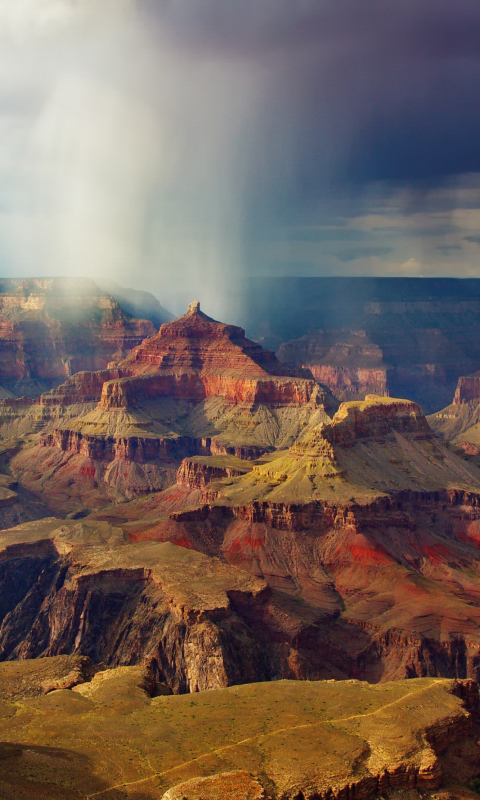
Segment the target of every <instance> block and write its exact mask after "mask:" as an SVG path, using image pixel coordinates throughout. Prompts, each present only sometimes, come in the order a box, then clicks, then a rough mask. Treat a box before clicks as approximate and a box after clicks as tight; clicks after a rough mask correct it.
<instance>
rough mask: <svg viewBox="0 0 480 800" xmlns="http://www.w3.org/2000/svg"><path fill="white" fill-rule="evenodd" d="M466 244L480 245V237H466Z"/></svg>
mask: <svg viewBox="0 0 480 800" xmlns="http://www.w3.org/2000/svg"><path fill="white" fill-rule="evenodd" d="M463 239H464V241H465V242H473V244H480V236H464V237H463Z"/></svg>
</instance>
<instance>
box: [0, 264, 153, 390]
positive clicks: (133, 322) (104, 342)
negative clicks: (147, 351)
mask: <svg viewBox="0 0 480 800" xmlns="http://www.w3.org/2000/svg"><path fill="white" fill-rule="evenodd" d="M154 333H155V327H154V325H153V324H152V323H151V322H150V321H147V320H142V319H135V318H133V317H131V316H130V315H129V314H127V313H126V312H125V311H124V310H123V309H122V308H121V306H120V305H119V304H118V302H117V301H116V300H114V298H113V297H111V296H110V295H108V294H106V293H105V292H102V291H100V290H99V289H98V288H97V287H96V285H95V283H94V282H93V281H91V280H87V279H73V278H49V279H44V278H31V279H22V280H13V279H11V280H2V281H0V345H1V346H0V385H1V386H2V387H3V390H4V392H3V394H4V396H11V395H17V396H19V395H22V394H25V395H29V396H36V395H39V394H40V393H41V392H42V391H45V390H47V389H51V388H52V387H54V386H57V385H58V384H59V383H62V382H63V381H64V380H65V379H66V378H68V377H69V376H70V375H72V374H73V373H75V372H79V371H81V370H97V369H102V368H104V367H106V366H107V365H108V364H109V362H111V361H114V360H121V359H123V358H124V357H125V356H126V355H127V353H128V352H129V351H130V350H131V349H132V348H134V347H136V346H137V345H139V344H140V343H141V342H142V341H143V339H145V338H146V337H147V336H152V334H154Z"/></svg>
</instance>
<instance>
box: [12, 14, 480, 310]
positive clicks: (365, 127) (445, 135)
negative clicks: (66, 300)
mask: <svg viewBox="0 0 480 800" xmlns="http://www.w3.org/2000/svg"><path fill="white" fill-rule="evenodd" d="M479 34H480V11H479V10H478V4H476V3H474V2H467V0H459V2H457V3H455V6H454V7H453V5H452V4H451V3H449V2H446V0H445V1H443V0H437V1H436V2H433V0H424V2H422V3H421V4H418V3H414V2H410V0H397V1H396V2H395V3H394V2H393V1H390V0H388V2H386V3H377V2H374V1H373V0H365V2H363V3H362V4H361V5H359V4H358V3H356V2H353V0H345V2H343V3H331V2H322V3H319V2H310V0H304V1H303V2H300V1H299V2H297V3H291V2H288V3H287V2H283V0H278V2H270V0H261V2H256V3H254V2H243V3H241V4H239V3H234V2H233V0H226V2H219V0H210V2H208V1H207V2H196V3H193V2H186V0H185V1H183V0H173V2H160V0H158V1H154V0H150V1H149V2H138V3H135V2H134V0H102V2H101V3H98V2H94V0H79V2H73V0H42V2H40V0H35V1H34V0H16V3H15V5H13V4H12V3H11V2H9V0H3V1H2V2H0V40H1V71H0V126H1V138H0V143H1V144H0V175H1V186H2V190H1V195H0V210H1V216H0V255H1V259H2V274H3V275H5V276H37V275H72V276H76V275H88V276H91V277H93V278H95V277H97V278H98V277H99V276H101V277H102V278H104V279H113V280H116V281H118V282H119V283H121V284H123V285H131V286H134V287H136V288H144V289H149V290H150V291H153V292H154V293H155V294H157V296H159V298H160V299H161V300H162V302H164V303H165V304H167V305H168V304H169V305H170V307H171V308H172V310H173V311H179V310H181V309H182V308H183V305H184V299H185V297H188V298H190V299H191V298H192V297H194V296H199V297H200V299H202V300H207V298H208V308H209V309H210V311H211V313H214V314H215V315H217V316H218V317H219V318H226V317H228V315H229V312H230V309H233V307H234V306H235V304H236V303H237V304H238V296H237V295H238V292H239V290H240V289H241V288H242V286H243V281H244V277H245V276H248V275H255V274H266V275H326V274H328V275H332V274H333V275H414V276H427V275H428V276H431V275H461V276H467V275H469V276H476V275H477V274H478V256H479V252H480V251H479V247H480V237H479V233H478V230H479V223H480V181H479V178H478V172H479V169H480V155H479V153H478V148H477V142H478V127H479V119H478V110H477V107H476V105H477V104H476V103H475V99H476V96H477V94H478V87H479V81H480V76H479V50H480V35H479ZM230 313H233V311H232V312H230ZM235 316H238V309H237V313H236V314H235Z"/></svg>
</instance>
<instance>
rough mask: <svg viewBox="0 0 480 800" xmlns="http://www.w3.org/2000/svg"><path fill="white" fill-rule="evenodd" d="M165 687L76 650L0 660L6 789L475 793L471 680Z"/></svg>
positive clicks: (308, 799) (41, 792)
mask: <svg viewBox="0 0 480 800" xmlns="http://www.w3.org/2000/svg"><path fill="white" fill-rule="evenodd" d="M12 686H13V687H15V690H14V692H13V693H12V691H11V687H12ZM157 687H158V683H156V682H155V681H154V680H153V679H152V675H151V671H150V669H149V667H148V666H140V667H120V668H117V669H113V670H103V671H100V672H99V671H96V672H95V670H90V674H89V670H88V664H86V663H85V661H84V662H83V663H82V662H81V661H80V659H74V658H72V659H70V660H69V659H62V658H47V659H40V660H32V661H27V662H23V663H19V662H17V663H8V664H2V665H0V696H1V697H2V700H1V701H0V715H1V718H2V744H1V755H2V758H1V759H0V793H1V796H2V797H3V798H5V800H19V799H20V798H32V797H38V798H44V800H54V799H55V800H60V798H61V800H80V798H83V800H93V798H98V800H117V798H118V800H120V798H125V799H128V798H132V800H133V798H140V797H141V798H142V800H200V799H202V800H206V799H207V800H226V798H229V800H277V799H278V798H282V800H298V798H304V800H318V799H319V798H320V799H321V800H326V798H331V800H343V798H346V797H354V798H355V797H357V798H363V799H364V800H375V799H376V798H384V797H388V798H391V800H395V798H397V799H398V798H408V800H420V798H425V799H426V798H431V800H434V799H435V800H447V798H457V800H459V799H460V798H463V800H474V798H475V797H476V794H475V793H474V792H473V791H472V790H471V789H469V785H471V782H472V779H473V778H474V776H475V775H476V774H478V770H479V769H480V754H479V747H478V743H477V740H478V733H479V729H478V687H477V686H476V684H474V683H473V682H472V681H450V680H432V679H422V680H413V681H402V682H399V683H387V684H383V685H381V686H370V685H368V684H365V683H361V682H358V681H347V682H335V681H329V682H313V683H305V682H289V681H280V682H275V683H270V684H256V685H251V686H243V687H236V688H233V689H224V690H218V691H212V692H206V693H201V694H196V695H191V696H190V697H188V698H187V697H178V696H173V697H172V696H168V695H165V694H164V693H162V692H161V690H160V691H159V690H158V688H157Z"/></svg>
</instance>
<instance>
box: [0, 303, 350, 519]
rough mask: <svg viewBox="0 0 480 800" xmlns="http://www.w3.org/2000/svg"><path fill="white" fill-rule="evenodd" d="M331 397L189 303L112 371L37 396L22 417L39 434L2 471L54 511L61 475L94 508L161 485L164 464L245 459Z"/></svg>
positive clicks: (6, 413) (7, 408)
mask: <svg viewBox="0 0 480 800" xmlns="http://www.w3.org/2000/svg"><path fill="white" fill-rule="evenodd" d="M93 402H95V403H97V405H96V408H94V409H92V407H91V406H90V404H91V403H93ZM333 402H334V401H333V398H332V397H331V395H330V393H329V392H328V390H325V389H323V388H322V387H321V386H319V385H318V384H317V383H316V381H314V380H313V378H312V377H311V376H310V375H307V376H305V374H304V372H303V371H302V370H290V369H288V368H286V367H284V366H283V365H282V364H280V363H279V362H278V361H277V360H276V358H275V356H274V354H273V353H271V352H268V351H264V350H262V348H261V347H260V346H259V345H257V344H255V343H254V342H251V341H249V340H248V339H246V338H245V333H244V331H243V330H242V329H240V328H237V327H235V326H232V325H225V324H223V323H219V322H215V321H214V320H211V319H210V318H209V317H207V316H206V315H205V314H203V313H202V312H201V311H200V309H199V306H198V304H192V306H191V307H190V309H189V311H188V312H187V314H185V315H184V316H183V317H180V318H179V319H177V320H174V321H172V322H169V323H165V324H164V325H162V327H161V329H160V332H159V333H158V334H157V335H156V336H153V337H151V338H150V339H147V340H145V341H144V342H143V343H142V345H141V346H139V347H137V348H136V349H135V350H134V351H132V353H131V355H130V356H128V357H127V358H126V359H125V360H123V361H121V362H120V363H119V364H118V366H115V367H111V368H109V369H107V370H102V371H97V372H81V373H78V374H77V375H75V376H73V377H72V378H71V379H69V380H68V381H67V382H66V383H65V384H63V385H62V386H59V387H58V388H56V389H54V390H52V391H51V392H49V393H46V394H44V395H42V397H41V398H40V402H39V409H37V408H35V409H33V410H32V412H31V419H32V427H33V425H34V422H33V421H34V419H35V420H37V419H38V420H39V423H38V424H39V427H38V428H34V430H38V431H39V433H40V432H41V434H42V435H41V436H39V437H38V440H37V441H36V442H35V443H34V446H32V448H31V449H27V450H23V451H22V452H20V453H19V455H18V457H16V458H15V460H14V462H13V465H12V466H13V469H14V473H15V475H17V476H18V477H20V478H21V480H22V481H23V482H24V483H25V485H27V486H28V487H29V488H31V489H32V490H34V491H37V492H38V493H39V494H40V495H41V497H42V498H43V499H44V500H46V501H48V502H49V503H51V504H52V506H53V507H55V508H58V509H59V510H66V506H65V505H63V503H64V501H66V500H68V494H69V493H68V485H69V484H68V482H69V481H70V483H71V481H72V478H73V476H75V483H76V489H75V491H74V492H73V493H74V494H76V496H77V500H78V497H79V496H80V495H81V496H82V497H83V498H84V500H83V501H82V502H85V503H86V505H87V506H90V507H92V504H93V507H98V505H99V504H102V502H103V504H105V503H106V502H108V501H109V500H112V499H121V498H122V497H123V498H131V497H133V496H135V495H136V494H139V493H142V492H145V491H153V490H159V489H162V488H164V486H165V476H166V471H165V468H167V472H168V470H169V469H170V467H171V465H172V462H174V461H177V464H175V465H174V466H175V469H176V468H177V467H178V463H179V462H180V461H181V459H182V458H185V457H186V456H189V455H190V456H195V455H214V454H215V453H225V454H232V455H236V456H239V457H251V458H255V457H258V456H259V455H262V454H263V453H265V452H268V451H270V450H273V449H274V448H275V447H282V446H288V445H289V444H291V443H292V442H293V441H294V439H295V437H296V436H298V433H299V432H300V431H301V430H303V429H305V428H306V427H307V426H309V425H312V424H318V422H320V421H322V420H326V419H327V418H328V417H327V413H326V407H327V408H329V406H330V404H332V403H333ZM86 404H89V405H88V408H87V409H83V408H80V409H79V408H78V407H79V405H80V406H82V405H83V406H85V405H86ZM60 408H62V409H63V411H62V413H60ZM75 409H77V410H76V411H75ZM40 410H42V413H40ZM55 410H57V412H58V413H57V414H56V412H55ZM11 411H12V403H11V402H9V401H6V402H5V403H4V404H3V406H2V407H1V409H0V418H2V417H3V419H4V420H5V422H4V427H5V429H7V430H11V426H12V422H11V419H10V415H11ZM82 412H83V413H82ZM85 412H86V413H85ZM55 414H56V415H55ZM26 416H28V412H27V413H26V415H24V416H23V417H22V418H23V419H24V420H25V427H28V422H27V419H26V418H25V417H26ZM62 416H63V417H64V419H63V421H62V422H61V423H60V425H58V424H55V420H56V419H57V420H58V419H59V418H60V417H62ZM41 420H44V423H42V421H41ZM22 425H23V423H22ZM23 429H24V428H23V427H22V430H23ZM42 449H43V452H42ZM47 463H49V464H50V466H51V467H53V471H52V469H47V470H46V469H45V466H46V464H47ZM86 477H87V478H88V480H87V481H86ZM65 483H66V485H65ZM91 484H94V485H95V488H94V487H93V486H92V485H91ZM102 486H103V489H104V491H103V498H102V491H101V487H102ZM77 489H78V490H79V491H78V492H77V491H76V490H77ZM92 492H93V494H92ZM70 494H71V493H70ZM89 495H90V499H89ZM69 502H70V501H69ZM68 510H69V511H70V510H72V509H71V508H70V506H69V507H68Z"/></svg>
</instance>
